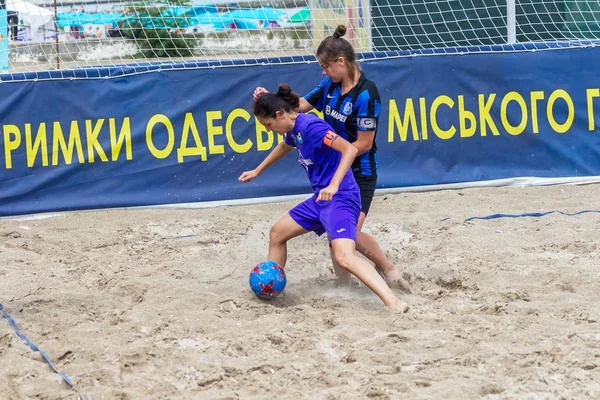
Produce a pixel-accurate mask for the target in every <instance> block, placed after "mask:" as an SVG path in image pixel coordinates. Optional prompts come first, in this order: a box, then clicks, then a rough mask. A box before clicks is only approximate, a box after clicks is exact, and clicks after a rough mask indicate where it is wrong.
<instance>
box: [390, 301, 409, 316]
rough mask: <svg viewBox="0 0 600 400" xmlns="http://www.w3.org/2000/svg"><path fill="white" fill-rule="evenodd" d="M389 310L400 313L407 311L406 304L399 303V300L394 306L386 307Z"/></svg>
mask: <svg viewBox="0 0 600 400" xmlns="http://www.w3.org/2000/svg"><path fill="white" fill-rule="evenodd" d="M388 307H389V308H392V309H394V310H398V311H400V312H401V313H405V312H407V311H408V304H406V303H403V302H401V301H400V300H398V301H397V302H395V303H394V304H390V305H389V306H388Z"/></svg>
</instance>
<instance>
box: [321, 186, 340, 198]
mask: <svg viewBox="0 0 600 400" xmlns="http://www.w3.org/2000/svg"><path fill="white" fill-rule="evenodd" d="M337 191H338V187H337V186H335V185H329V186H327V187H326V188H323V189H321V191H320V192H319V196H318V197H317V202H319V201H331V199H333V195H335V194H336V193H337Z"/></svg>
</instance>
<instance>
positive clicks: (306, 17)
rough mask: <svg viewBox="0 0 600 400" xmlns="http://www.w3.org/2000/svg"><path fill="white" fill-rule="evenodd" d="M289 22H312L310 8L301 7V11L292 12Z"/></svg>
mask: <svg viewBox="0 0 600 400" xmlns="http://www.w3.org/2000/svg"><path fill="white" fill-rule="evenodd" d="M288 22H289V23H290V24H304V23H307V22H310V9H309V8H308V7H304V8H302V9H300V11H298V12H297V13H295V14H292V15H291V16H290V18H288Z"/></svg>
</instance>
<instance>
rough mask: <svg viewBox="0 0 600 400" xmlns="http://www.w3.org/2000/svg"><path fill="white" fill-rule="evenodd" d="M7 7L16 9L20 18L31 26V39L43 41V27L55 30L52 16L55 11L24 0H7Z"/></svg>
mask: <svg viewBox="0 0 600 400" xmlns="http://www.w3.org/2000/svg"><path fill="white" fill-rule="evenodd" d="M6 9H7V10H8V11H16V12H17V13H18V14H19V20H22V21H23V22H24V23H25V24H27V25H29V27H30V28H31V40H32V41H33V42H42V41H43V40H44V32H40V28H41V27H45V28H46V29H48V30H54V21H53V19H52V16H53V15H54V13H53V12H52V11H50V10H47V9H45V8H42V7H38V6H36V5H35V4H31V3H28V2H26V1H24V0H6Z"/></svg>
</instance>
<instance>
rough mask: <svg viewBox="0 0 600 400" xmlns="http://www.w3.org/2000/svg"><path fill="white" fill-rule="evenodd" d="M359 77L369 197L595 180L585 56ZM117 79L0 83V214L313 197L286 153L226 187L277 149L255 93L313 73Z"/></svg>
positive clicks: (387, 63) (414, 63)
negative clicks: (368, 123)
mask: <svg viewBox="0 0 600 400" xmlns="http://www.w3.org/2000/svg"><path fill="white" fill-rule="evenodd" d="M362 68H363V69H364V71H365V73H366V74H367V76H368V77H369V78H371V79H372V80H374V81H375V82H376V83H377V85H378V87H379V91H380V93H381V96H382V112H381V116H380V120H379V129H378V133H377V143H378V148H379V150H378V153H377V156H378V162H379V167H380V169H379V183H378V187H379V188H397V187H409V186H426V185H436V184H448V183H458V182H477V181H487V180H494V179H501V178H512V177H578V176H600V113H599V112H598V110H600V81H599V80H598V76H600V49H598V48H597V47H596V48H580V49H569V50H552V51H540V52H535V53H534V52H502V53H491V54H470V55H464V56H461V55H449V56H435V57H411V58H394V59H385V60H378V61H369V62H365V63H363V64H362ZM117 70H118V69H107V70H106V71H105V73H106V76H107V77H109V78H110V79H104V78H102V79H73V80H64V79H63V80H61V79H57V80H42V81H37V82H33V81H24V82H6V83H3V84H1V85H0V94H1V95H0V115H2V119H1V124H2V133H1V135H0V155H1V157H2V159H1V162H0V215H1V216H8V215H17V214H26V213H34V212H43V211H57V210H75V209H88V208H105V207H123V206H141V205H158V204H178V203H193V202H213V201H226V200H234V199H255V198H261V197H272V196H284V195H294V194H308V193H310V191H311V190H310V186H309V182H308V180H307V178H306V176H305V173H304V170H303V168H302V167H301V166H299V165H298V163H297V161H296V156H295V154H294V153H292V154H294V155H292V154H290V155H289V156H288V157H287V158H286V159H284V160H282V161H281V162H280V163H279V164H278V165H275V166H273V167H272V168H271V169H270V170H267V171H266V172H265V173H264V174H263V175H262V176H260V177H259V178H258V179H256V180H255V181H253V182H252V183H249V184H241V183H239V182H238V181H237V178H238V177H239V175H240V174H241V173H242V172H243V171H245V170H248V169H252V168H254V167H255V166H256V165H258V164H259V163H260V162H261V161H262V159H263V158H264V157H266V155H267V154H268V152H269V151H270V150H271V149H272V148H273V147H274V145H275V144H276V143H277V142H278V140H280V138H281V137H280V136H278V135H276V134H273V133H272V132H268V131H266V130H265V129H264V127H262V126H261V125H260V123H259V122H258V121H257V120H256V119H255V118H254V116H253V115H251V113H250V102H251V97H252V92H253V91H254V88H255V87H256V86H264V87H266V88H267V89H269V90H274V89H276V87H277V84H278V83H281V82H287V83H289V84H290V85H291V87H292V88H293V89H294V90H295V91H297V92H298V93H299V94H305V93H307V92H308V91H310V90H311V89H313V88H314V87H315V86H316V85H317V84H318V83H319V82H320V80H321V79H322V74H321V70H320V68H319V66H318V64H316V63H310V64H308V63H298V64H293V65H270V66H269V65H267V66H253V67H244V66H240V67H236V66H231V67H227V68H216V69H211V68H207V69H188V70H171V71H157V72H152V73H146V74H138V75H123V76H116V75H118V73H117V72H115V71H117ZM121 71H122V69H121ZM38 76H40V75H39V74H38ZM62 76H65V74H64V73H62Z"/></svg>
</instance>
